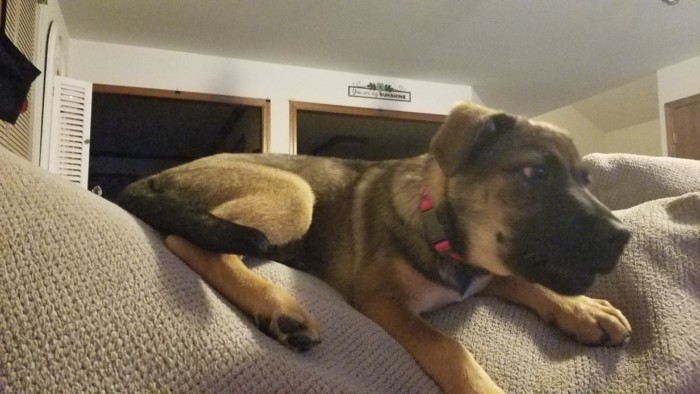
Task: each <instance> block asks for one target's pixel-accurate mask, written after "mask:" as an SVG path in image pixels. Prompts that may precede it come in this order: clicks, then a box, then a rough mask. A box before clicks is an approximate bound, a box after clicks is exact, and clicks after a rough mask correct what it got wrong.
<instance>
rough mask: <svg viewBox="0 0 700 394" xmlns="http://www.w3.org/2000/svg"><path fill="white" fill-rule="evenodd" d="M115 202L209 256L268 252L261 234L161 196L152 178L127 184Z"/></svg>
mask: <svg viewBox="0 0 700 394" xmlns="http://www.w3.org/2000/svg"><path fill="white" fill-rule="evenodd" d="M116 202H117V204H118V205H119V206H121V207H122V208H124V209H126V210H127V211H129V212H131V213H132V214H133V215H135V216H136V217H138V218H139V219H141V220H143V221H144V222H146V223H148V224H149V225H151V226H152V227H153V228H154V229H156V230H158V231H160V232H161V233H164V234H167V235H170V234H172V235H178V236H181V237H183V238H185V239H187V240H188V241H190V242H192V243H194V244H195V245H198V246H200V247H202V248H204V249H206V250H209V251H212V252H217V253H228V254H242V255H249V256H264V255H266V254H267V253H268V252H270V249H271V245H270V241H269V240H268V238H267V236H265V234H264V233H263V232H262V231H259V230H257V229H255V228H252V227H248V226H243V225H240V224H237V223H233V222H230V221H227V220H224V219H221V218H219V217H217V216H214V215H212V214H211V213H209V212H208V211H207V210H206V209H204V208H203V207H197V206H193V205H192V204H189V203H186V202H185V201H184V200H183V199H180V198H177V196H176V195H173V194H172V193H165V192H162V191H160V190H158V188H157V187H156V185H155V180H154V179H153V178H145V179H141V180H139V181H136V182H134V183H132V184H130V185H129V186H127V187H126V189H124V191H122V192H121V193H120V194H119V196H118V197H117V201H116Z"/></svg>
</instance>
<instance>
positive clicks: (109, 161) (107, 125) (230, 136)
mask: <svg viewBox="0 0 700 394" xmlns="http://www.w3.org/2000/svg"><path fill="white" fill-rule="evenodd" d="M268 124H269V103H268V102H267V101H266V100H257V99H245V98H238V97H230V96H217V95H206V94H198V93H186V92H172V91H164V90H155V89H141V88H126V87H117V86H107V85H94V87H93V98H92V125H91V136H90V139H91V144H90V145H91V147H90V166H89V173H88V188H90V189H94V188H96V187H99V188H100V189H101V191H102V195H103V196H104V197H105V198H107V199H110V200H113V199H114V198H115V197H116V196H117V194H118V193H119V192H120V191H121V190H122V189H123V188H124V187H126V185H128V184H129V183H131V182H133V181H135V180H137V179H139V178H142V177H145V176H148V175H151V174H154V173H156V172H159V171H162V170H164V169H167V168H170V167H173V166H176V165H179V164H183V163H186V162H188V161H192V160H195V159H198V158H201V157H204V156H209V155H212V154H216V153H222V152H263V151H267V145H268V140H269V138H268V126H267V125H268Z"/></svg>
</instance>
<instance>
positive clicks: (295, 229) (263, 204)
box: [211, 185, 314, 246]
mask: <svg viewBox="0 0 700 394" xmlns="http://www.w3.org/2000/svg"><path fill="white" fill-rule="evenodd" d="M313 205H314V196H313V193H312V192H311V189H310V188H309V187H308V185H306V187H305V188H295V189H293V191H291V192H290V191H286V192H285V193H283V194H276V195H274V194H260V193H258V194H253V195H250V196H245V197H241V198H236V199H234V200H231V201H227V202H225V203H223V204H221V205H219V206H217V207H215V208H214V209H212V210H211V214H212V215H214V216H216V217H218V218H221V219H224V220H227V221H230V222H234V223H237V224H239V225H243V226H246V227H249V228H254V229H257V230H259V231H261V232H262V233H263V234H265V236H267V239H268V240H269V241H270V244H272V245H274V246H283V245H285V244H287V243H289V242H292V241H296V240H298V239H300V238H301V237H303V236H304V234H306V231H307V230H308V229H309V226H310V225H311V218H312V213H313Z"/></svg>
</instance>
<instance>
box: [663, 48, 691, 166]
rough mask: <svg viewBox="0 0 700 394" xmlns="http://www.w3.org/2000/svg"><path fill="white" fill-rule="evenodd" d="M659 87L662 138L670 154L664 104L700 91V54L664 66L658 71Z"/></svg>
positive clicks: (666, 150) (664, 148) (665, 148)
mask: <svg viewBox="0 0 700 394" xmlns="http://www.w3.org/2000/svg"><path fill="white" fill-rule="evenodd" d="M656 77H657V81H658V88H659V114H660V118H661V127H660V138H661V146H662V151H663V154H664V155H668V143H667V141H666V115H665V110H664V105H665V104H666V103H669V102H671V101H675V100H679V99H682V98H685V97H688V96H692V95H695V94H698V93H700V56H697V57H694V58H691V59H688V60H686V61H683V62H680V63H677V64H674V65H672V66H669V67H666V68H662V69H660V70H659V71H657V72H656Z"/></svg>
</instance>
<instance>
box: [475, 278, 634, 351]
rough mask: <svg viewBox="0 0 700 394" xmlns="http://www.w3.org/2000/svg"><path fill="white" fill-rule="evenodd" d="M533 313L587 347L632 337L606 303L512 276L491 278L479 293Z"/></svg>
mask: <svg viewBox="0 0 700 394" xmlns="http://www.w3.org/2000/svg"><path fill="white" fill-rule="evenodd" d="M480 294H485V295H493V296H497V297H500V298H503V299H506V300H508V301H510V302H513V303H515V304H519V305H524V306H527V307H529V308H530V309H532V310H534V311H535V312H536V313H537V314H538V315H539V316H540V317H541V318H542V319H543V320H544V321H546V322H548V323H554V324H556V325H557V326H558V327H559V328H560V329H562V330H563V331H564V332H567V333H569V334H571V335H573V336H574V337H575V338H576V340H577V341H578V342H579V343H582V344H586V345H619V344H621V343H623V342H624V341H625V340H626V339H627V338H628V337H629V336H630V334H631V333H632V327H631V326H630V323H629V322H628V321H627V318H625V316H624V315H623V314H622V312H620V311H619V310H618V309H617V308H615V307H613V306H612V305H610V303H609V302H608V301H606V300H598V299H594V298H589V297H586V296H582V295H580V296H563V295H561V294H558V293H555V292H553V291H552V290H549V289H547V288H546V287H544V286H541V285H538V284H535V283H531V282H528V281H526V280H524V279H522V278H518V277H515V276H507V277H494V278H493V279H492V280H491V282H489V284H488V286H486V288H485V289H484V290H483V291H482V292H481V293H480Z"/></svg>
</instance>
